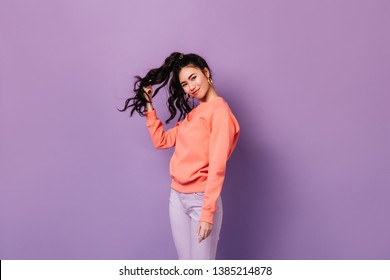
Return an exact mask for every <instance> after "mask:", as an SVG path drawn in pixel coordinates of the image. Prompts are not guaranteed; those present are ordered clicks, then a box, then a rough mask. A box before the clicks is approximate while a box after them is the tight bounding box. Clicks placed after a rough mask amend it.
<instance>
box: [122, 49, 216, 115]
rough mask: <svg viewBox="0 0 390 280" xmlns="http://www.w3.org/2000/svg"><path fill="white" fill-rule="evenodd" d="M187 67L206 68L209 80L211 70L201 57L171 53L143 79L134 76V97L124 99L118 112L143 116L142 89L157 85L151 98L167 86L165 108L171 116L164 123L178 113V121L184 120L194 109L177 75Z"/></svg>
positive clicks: (143, 97) (143, 101)
mask: <svg viewBox="0 0 390 280" xmlns="http://www.w3.org/2000/svg"><path fill="white" fill-rule="evenodd" d="M189 65H192V66H194V67H197V68H199V69H201V70H202V72H203V70H204V69H205V68H207V69H208V70H209V72H210V78H211V70H210V68H209V66H208V64H207V62H206V60H204V59H203V58H202V57H201V56H199V55H197V54H182V53H179V52H173V53H172V54H171V55H170V56H168V57H167V58H166V59H165V61H164V63H163V64H162V65H161V66H160V67H159V68H154V69H151V70H149V72H148V73H147V74H146V75H145V76H144V77H141V76H135V82H134V88H133V92H134V93H135V95H134V96H133V97H130V98H128V99H126V101H125V105H124V108H123V109H118V110H119V111H120V112H124V111H126V110H127V109H131V111H130V116H133V114H134V112H135V111H136V112H137V113H138V114H139V115H141V116H145V109H146V104H147V102H148V100H147V99H146V97H145V95H144V94H145V91H144V90H143V88H144V87H147V86H150V85H159V86H158V87H157V88H156V90H155V91H154V93H153V96H152V97H154V96H156V94H157V93H158V92H159V91H160V89H161V88H163V87H165V86H166V85H167V84H168V92H169V97H168V100H167V107H168V109H169V112H170V114H171V115H170V117H169V118H168V119H167V120H166V123H169V121H171V120H172V119H174V118H175V116H176V114H177V112H178V111H179V113H180V115H179V118H178V121H180V120H182V119H184V118H185V117H186V115H187V114H188V113H189V112H190V111H191V110H192V109H193V108H194V104H193V103H192V104H191V105H190V103H189V98H188V96H187V95H186V94H185V92H184V90H183V87H182V86H181V84H180V80H179V73H180V71H181V69H182V68H184V67H186V66H189Z"/></svg>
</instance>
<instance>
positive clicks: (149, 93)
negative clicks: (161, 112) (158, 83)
mask: <svg viewBox="0 0 390 280" xmlns="http://www.w3.org/2000/svg"><path fill="white" fill-rule="evenodd" d="M143 90H144V96H145V98H146V100H148V102H147V103H146V110H147V111H153V110H154V109H153V105H152V96H153V88H152V86H147V87H143Z"/></svg>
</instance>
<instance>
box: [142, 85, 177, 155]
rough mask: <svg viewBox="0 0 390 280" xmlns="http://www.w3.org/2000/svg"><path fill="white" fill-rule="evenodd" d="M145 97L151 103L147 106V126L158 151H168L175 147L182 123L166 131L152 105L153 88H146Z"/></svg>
mask: <svg viewBox="0 0 390 280" xmlns="http://www.w3.org/2000/svg"><path fill="white" fill-rule="evenodd" d="M144 90H145V92H146V93H145V97H146V99H147V100H149V102H148V103H147V104H146V112H145V115H146V126H147V127H148V130H149V133H150V136H151V138H152V141H153V145H154V147H156V148H157V149H167V148H171V147H173V146H175V143H176V135H177V131H178V128H179V126H180V124H181V122H178V123H177V124H176V126H175V127H173V128H171V129H169V130H167V131H164V126H163V124H162V122H161V121H160V120H159V119H158V118H157V114H156V110H154V108H153V103H152V92H153V90H152V86H148V87H145V88H144Z"/></svg>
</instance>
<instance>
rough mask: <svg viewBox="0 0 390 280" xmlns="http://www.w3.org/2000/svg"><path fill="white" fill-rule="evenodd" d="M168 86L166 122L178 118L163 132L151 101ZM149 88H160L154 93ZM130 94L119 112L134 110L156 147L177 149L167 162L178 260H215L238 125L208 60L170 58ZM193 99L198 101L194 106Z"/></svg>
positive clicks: (183, 56) (186, 56) (191, 56)
mask: <svg viewBox="0 0 390 280" xmlns="http://www.w3.org/2000/svg"><path fill="white" fill-rule="evenodd" d="M168 82H169V98H168V102H167V103H168V108H169V111H170V113H171V116H170V118H169V119H168V120H167V121H166V122H167V123H168V122H169V121H170V120H172V119H173V118H174V117H175V116H176V113H177V111H179V112H180V115H179V118H178V122H177V123H176V125H175V126H174V127H173V128H171V129H169V130H167V131H164V128H163V125H162V122H161V121H160V120H159V119H158V118H157V116H156V111H155V109H154V108H153V99H152V98H153V97H154V96H155V95H156V94H157V93H158V91H159V90H160V89H161V88H162V87H164V86H165V85H167V84H168ZM152 85H160V86H159V87H158V88H157V89H156V91H155V93H154V94H153V88H152ZM134 92H135V93H136V95H135V97H132V98H129V99H127V100H126V103H125V107H124V108H123V109H122V110H120V111H125V110H126V109H128V108H130V107H133V108H132V110H131V115H132V114H133V113H134V111H137V112H138V113H139V114H140V115H144V116H146V125H147V127H148V130H149V133H150V136H151V138H152V141H153V143H154V146H155V147H156V148H159V149H165V148H170V147H173V146H175V151H174V153H173V156H172V158H171V162H170V173H171V177H172V184H171V194H170V203H169V217H170V222H171V229H172V235H173V239H174V242H175V246H176V250H177V253H178V257H179V259H215V255H216V250H217V244H218V239H219V233H220V229H221V223H222V201H221V197H220V193H221V190H222V185H223V181H224V178H225V170H226V162H227V160H228V158H229V157H230V155H231V153H232V152H233V149H234V147H235V146H236V144H237V140H238V136H239V132H240V127H239V124H238V122H237V120H236V118H235V117H234V115H233V114H232V112H231V110H230V108H229V106H228V104H227V103H226V102H225V101H224V99H222V98H221V97H219V96H218V94H217V92H216V90H215V88H214V86H213V82H212V79H211V72H210V68H209V67H208V65H207V63H206V61H205V60H204V59H203V58H202V57H200V56H198V55H196V54H181V53H178V52H175V53H172V54H171V55H170V56H169V57H167V58H166V59H165V62H164V64H163V65H162V66H161V67H159V68H155V69H152V70H150V71H149V72H148V73H147V74H146V76H145V77H143V78H141V77H140V76H136V82H135V84H134ZM194 98H195V99H197V100H199V105H198V106H196V107H195V106H194V102H193V101H194V100H193V99H194ZM190 101H192V102H190ZM130 102H131V103H130ZM129 103H130V105H129Z"/></svg>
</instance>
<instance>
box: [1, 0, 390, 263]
mask: <svg viewBox="0 0 390 280" xmlns="http://www.w3.org/2000/svg"><path fill="white" fill-rule="evenodd" d="M389 3H390V2H388V1H381V0H371V1H368V0H367V1H363V0H358V1H356V0H330V1H329V0H328V1H325V0H324V1H311V0H297V1H288V0H285V1H282V0H276V1H275V0H273V1H271V0H267V1H266V0H264V1H254V0H253V1H249V0H246V1H243V0H240V1H222V0H221V1H206V0H186V1H183V0H167V1H157V0H156V1H152V0H147V1H145V0H143V1H141V0H139V1H135V0H134V1H129V0H114V1H111V0H110V1H109V0H81V1H78V0H77V1H76V0H70V1H69V0H68V1H59V0H56V1H52V0H36V1H23V0H16V1H15V0H0V259H175V258H176V257H177V256H176V251H175V248H174V244H173V240H172V237H171V231H170V225H169V218H168V197H169V191H170V176H169V159H170V157H171V155H172V152H173V150H172V149H169V150H156V149H154V147H153V145H152V142H151V139H150V136H149V134H148V131H147V128H146V125H145V118H143V117H140V116H138V115H137V114H135V115H134V116H133V117H132V118H130V117H129V112H126V113H121V112H119V111H118V110H117V108H122V107H123V105H124V101H125V100H126V98H128V97H130V96H131V94H132V89H133V83H134V76H135V75H141V76H143V75H145V74H146V73H147V71H148V70H149V69H151V68H155V67H158V66H160V65H161V64H162V63H163V60H164V59H165V58H166V57H167V56H168V55H170V54H171V53H172V52H174V51H179V52H183V53H196V54H199V55H201V56H203V57H204V58H205V59H206V60H207V62H208V63H209V65H210V68H211V70H212V72H213V80H214V85H215V88H216V90H217V92H218V94H219V95H220V96H222V97H223V98H224V99H225V100H226V101H227V102H228V103H229V105H230V107H231V109H232V111H233V112H234V114H235V115H236V117H237V119H238V121H239V123H240V125H241V135H240V139H239V142H238V145H237V148H236V150H235V151H234V152H233V155H232V157H231V158H230V160H229V161H228V167H227V176H226V179H225V184H224V187H223V191H222V199H223V203H224V220H223V225H222V231H221V238H220V242H219V248H218V254H217V258H219V259H389V258H390V239H389V236H390V223H389V213H390V203H389V197H390V148H389V143H390V124H389V120H390V110H389V107H390V96H389V94H390V83H389V65H390V54H389V50H390V38H389V34H390V33H389V26H390V17H389V11H390V4H389ZM166 97H167V92H166V91H164V90H162V91H161V93H159V95H158V96H156V103H155V104H156V105H155V106H156V110H157V114H158V116H159V117H160V118H161V119H162V120H165V119H167V117H168V115H169V112H168V110H167V108H166V104H165V103H166ZM173 125H174V122H172V123H170V124H168V125H167V126H166V127H167V128H169V127H172V126H173Z"/></svg>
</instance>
